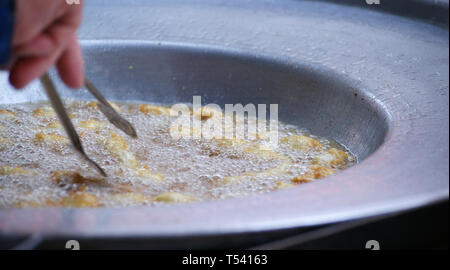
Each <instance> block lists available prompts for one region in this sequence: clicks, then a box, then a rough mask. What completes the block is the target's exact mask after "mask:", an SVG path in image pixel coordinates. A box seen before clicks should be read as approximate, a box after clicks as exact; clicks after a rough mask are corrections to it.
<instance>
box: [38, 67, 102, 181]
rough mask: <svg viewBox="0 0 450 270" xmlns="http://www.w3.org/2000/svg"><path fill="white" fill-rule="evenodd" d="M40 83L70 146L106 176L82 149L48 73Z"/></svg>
mask: <svg viewBox="0 0 450 270" xmlns="http://www.w3.org/2000/svg"><path fill="white" fill-rule="evenodd" d="M41 83H42V85H43V86H44V90H45V92H46V93H47V96H48V99H49V100H50V103H51V104H52V107H53V109H54V110H55V112H56V114H57V115H58V118H59V120H60V122H61V123H62V126H63V127H64V130H65V131H66V133H67V136H68V137H69V140H70V142H71V143H72V146H73V147H74V148H75V150H76V151H77V152H78V153H79V154H80V155H81V156H82V157H83V158H84V159H85V160H86V161H87V162H88V163H89V164H90V165H92V167H94V168H95V169H96V170H97V171H98V172H99V173H100V174H101V175H102V176H106V173H105V171H104V170H103V169H102V167H100V166H99V165H98V164H97V163H96V162H95V161H93V160H92V159H91V158H89V156H88V155H87V154H86V152H85V151H84V148H83V145H82V144H81V140H80V137H79V136H78V133H77V131H76V130H75V127H74V126H73V124H72V121H71V120H70V118H69V115H68V114H67V112H66V109H65V108H64V104H63V102H62V100H61V98H60V97H59V94H58V92H57V91H56V88H55V85H54V84H53V81H52V79H51V78H50V76H49V75H48V73H45V74H44V75H42V77H41Z"/></svg>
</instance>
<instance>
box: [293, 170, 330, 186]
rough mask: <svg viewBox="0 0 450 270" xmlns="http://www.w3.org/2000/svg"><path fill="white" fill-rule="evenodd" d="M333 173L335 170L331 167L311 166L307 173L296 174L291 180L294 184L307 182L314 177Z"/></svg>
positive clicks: (317, 177)
mask: <svg viewBox="0 0 450 270" xmlns="http://www.w3.org/2000/svg"><path fill="white" fill-rule="evenodd" d="M334 173H336V171H335V170H333V169H331V168H328V167H322V166H311V167H310V168H309V171H308V172H307V173H305V174H302V175H298V176H296V177H294V178H292V180H291V181H292V182H293V183H296V184H302V183H308V182H311V181H314V180H316V179H320V178H324V177H327V176H330V175H332V174H334Z"/></svg>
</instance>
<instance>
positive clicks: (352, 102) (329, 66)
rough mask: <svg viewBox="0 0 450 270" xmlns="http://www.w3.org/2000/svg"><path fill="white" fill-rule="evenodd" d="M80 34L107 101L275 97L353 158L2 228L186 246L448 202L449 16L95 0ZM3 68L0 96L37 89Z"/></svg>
mask: <svg viewBox="0 0 450 270" xmlns="http://www.w3.org/2000/svg"><path fill="white" fill-rule="evenodd" d="M382 2H383V1H382ZM130 14H132V16H130ZM79 36H80V37H81V39H83V50H84V54H85V57H86V64H87V65H86V66H87V67H89V68H88V70H87V76H88V77H90V78H96V81H95V83H96V85H97V86H98V87H99V88H101V89H102V90H103V89H104V91H107V92H104V94H105V96H106V98H108V99H113V100H140V101H149V102H157V103H166V104H170V103H175V102H192V95H194V94H195V95H202V97H203V104H207V103H210V102H213V103H217V104H219V105H223V104H225V103H243V104H246V103H255V104H256V103H265V104H270V103H272V104H273V103H278V104H279V109H280V112H279V113H280V115H279V116H280V120H282V121H286V122H289V123H292V124H298V125H301V126H303V127H306V128H308V129H310V130H311V131H312V132H313V133H316V134H318V135H322V136H327V137H331V138H333V139H336V140H337V141H339V142H341V143H343V144H345V145H346V146H347V147H348V148H349V149H350V150H351V151H352V152H353V153H355V155H356V156H358V158H359V159H360V161H361V163H360V164H358V165H357V166H354V167H352V168H350V169H348V170H345V171H344V172H342V173H339V174H337V175H334V176H331V177H329V178H326V179H323V180H320V181H317V182H314V183H310V184H305V185H301V186H299V187H296V188H293V189H288V190H282V191H278V192H273V193H269V194H261V195H253V196H249V197H245V198H239V199H231V200H223V201H214V202H201V203H193V204H186V205H170V206H161V207H150V208H148V207H139V208H126V209H109V208H106V209H23V210H17V209H9V210H1V211H0V230H1V231H2V232H3V233H4V234H34V235H44V236H49V235H52V236H58V235H59V236H61V237H68V235H71V236H77V237H80V238H81V237H93V236H95V237H102V236H105V237H112V238H114V237H122V238H123V237H125V238H127V237H145V238H156V237H157V238H158V239H162V238H164V239H172V240H171V241H176V239H179V244H180V243H181V245H182V244H184V245H185V246H192V245H193V243H194V242H193V241H186V239H188V238H187V237H194V238H189V239H197V240H196V241H199V242H198V243H200V242H201V241H200V240H199V239H200V238H205V239H206V238H208V239H210V241H224V239H228V240H229V241H231V240H232V238H227V237H226V235H229V234H240V235H241V237H247V238H251V237H255V235H254V234H248V233H249V232H266V231H272V232H273V231H278V230H285V229H290V228H308V227H309V226H316V225H321V224H329V223H335V222H342V221H347V220H352V219H360V218H365V217H373V216H377V215H382V214H388V213H393V212H396V211H401V210H407V209H414V208H417V207H420V206H424V205H427V204H430V203H432V202H436V201H441V200H448V193H449V182H448V176H449V166H448V161H449V160H448V159H449V158H448V157H449V156H448V150H449V143H448V138H449V133H448V130H449V113H448V112H449V110H448V108H449V106H448V105H449V104H448V100H449V95H448V93H449V77H448V72H449V66H448V63H449V52H448V46H449V42H448V26H447V28H445V27H441V26H435V25H432V24H429V23H427V22H424V21H419V20H415V19H411V18H404V17H399V16H396V15H392V14H387V13H382V12H377V11H374V10H373V7H372V6H366V7H363V8H356V7H351V6H342V5H338V4H330V3H327V2H323V1H320V2H314V1H289V0H280V1H269V0H259V1H256V0H227V1H217V0H214V1H210V0H208V1H206V0H204V1H202V0H183V1H178V0H171V1H167V0H164V1H162V0H158V1H137V0H134V1H127V2H126V4H124V2H120V1H116V0H110V1H94V0H93V1H89V2H88V3H87V6H86V12H85V19H84V23H83V26H82V29H81V30H80V33H79ZM130 66H132V67H133V68H132V69H130V68H129V67H130ZM0 79H2V80H1V81H2V87H1V88H2V91H0V103H14V102H23V101H28V100H39V99H43V97H42V95H41V94H40V93H41V92H42V91H41V89H40V88H39V85H36V84H34V85H31V86H30V87H29V88H28V89H27V90H25V91H22V92H20V93H16V92H14V90H12V89H10V88H9V86H7V83H6V75H0ZM61 87H62V86H61ZM260 88H261V89H262V90H261V91H259V89H260ZM64 94H65V95H66V96H70V97H76V98H84V99H87V98H89V95H88V93H87V92H86V91H79V92H73V91H69V90H66V91H64ZM138 132H139V129H138ZM243 234H244V236H242V235H243ZM174 239H175V240H174ZM171 243H173V242H171ZM208 243H210V244H211V242H208Z"/></svg>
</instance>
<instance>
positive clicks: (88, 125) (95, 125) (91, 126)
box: [80, 119, 106, 130]
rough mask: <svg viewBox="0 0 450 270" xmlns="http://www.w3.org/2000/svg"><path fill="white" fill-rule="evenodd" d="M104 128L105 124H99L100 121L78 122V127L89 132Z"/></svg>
mask: <svg viewBox="0 0 450 270" xmlns="http://www.w3.org/2000/svg"><path fill="white" fill-rule="evenodd" d="M105 126H106V123H105V122H100V121H98V120H94V119H90V120H86V121H81V122H80V127H82V128H85V129H89V130H95V129H101V128H104V127H105Z"/></svg>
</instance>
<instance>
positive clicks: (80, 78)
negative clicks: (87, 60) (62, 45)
mask: <svg viewBox="0 0 450 270" xmlns="http://www.w3.org/2000/svg"><path fill="white" fill-rule="evenodd" d="M57 68H58V73H59V76H60V77H61V79H62V80H63V82H64V83H65V84H66V85H67V86H69V87H73V88H80V87H82V86H83V84H84V63H83V56H82V53H81V49H80V45H79V43H78V40H77V37H76V35H75V34H74V35H72V38H71V39H70V40H69V43H68V45H67V47H66V49H65V51H64V52H63V54H62V55H61V57H60V58H59V60H58V62H57Z"/></svg>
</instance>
